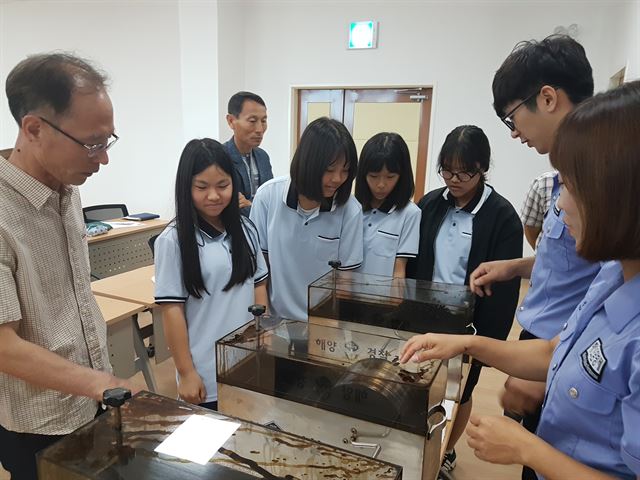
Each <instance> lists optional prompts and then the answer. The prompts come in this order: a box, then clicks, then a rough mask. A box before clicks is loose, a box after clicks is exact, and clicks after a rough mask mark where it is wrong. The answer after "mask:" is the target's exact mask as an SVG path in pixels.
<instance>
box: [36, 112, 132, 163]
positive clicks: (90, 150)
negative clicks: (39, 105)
mask: <svg viewBox="0 0 640 480" xmlns="http://www.w3.org/2000/svg"><path fill="white" fill-rule="evenodd" d="M38 118H39V119H40V120H42V121H43V122H44V123H46V124H47V125H49V126H50V127H51V128H53V129H54V130H55V131H57V132H60V133H61V134H63V135H64V136H65V137H67V138H68V139H70V140H73V141H74V142H76V143H77V144H78V145H81V146H83V147H84V148H86V149H87V155H88V156H89V158H93V157H95V156H96V155H98V154H99V153H100V152H106V151H107V150H109V149H110V148H111V147H113V144H114V143H116V142H117V141H118V140H120V137H119V136H117V135H116V134H115V133H112V134H111V135H109V138H111V137H113V139H112V140H109V138H107V143H95V144H93V145H89V144H87V143H84V142H81V141H80V140H78V139H77V138H75V137H74V136H72V135H69V134H68V133H67V132H65V131H64V130H62V129H61V128H60V127H58V126H57V125H55V124H53V123H51V122H50V121H49V120H47V119H46V118H43V117H38Z"/></svg>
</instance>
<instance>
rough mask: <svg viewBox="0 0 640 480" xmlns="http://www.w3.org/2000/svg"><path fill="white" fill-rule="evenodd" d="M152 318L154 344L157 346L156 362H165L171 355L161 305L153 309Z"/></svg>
mask: <svg viewBox="0 0 640 480" xmlns="http://www.w3.org/2000/svg"><path fill="white" fill-rule="evenodd" d="M151 318H152V320H153V346H154V347H155V351H156V354H155V359H156V364H158V363H160V362H164V361H165V360H166V359H168V358H169V357H171V353H169V349H168V348H167V341H166V340H165V338H164V328H163V326H162V313H160V308H159V307H153V308H152V309H151Z"/></svg>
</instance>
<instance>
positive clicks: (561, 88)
mask: <svg viewBox="0 0 640 480" xmlns="http://www.w3.org/2000/svg"><path fill="white" fill-rule="evenodd" d="M592 95H593V75H592V71H591V65H590V64H589V61H588V60H587V57H586V54H585V51H584V48H583V47H582V45H580V44H579V43H578V42H576V41H575V40H573V39H572V38H570V37H568V36H562V35H554V36H551V37H547V38H545V39H544V40H542V41H540V42H536V41H529V42H523V43H520V44H518V45H517V46H516V48H515V49H514V50H513V52H512V53H511V54H510V55H509V56H508V57H507V59H506V60H505V61H504V62H503V64H502V65H501V66H500V68H499V69H498V71H497V72H496V74H495V77H494V79H493V98H494V108H495V111H496V113H497V114H498V116H499V117H500V120H501V121H502V122H503V123H504V124H505V125H506V126H507V128H509V131H510V132H511V137H512V138H514V139H519V140H520V142H521V143H523V144H526V145H527V146H528V147H530V148H531V147H533V148H535V149H536V150H537V151H538V153H540V154H543V155H544V154H547V153H548V152H549V151H550V149H551V146H552V144H553V140H554V137H555V133H556V131H557V129H558V127H559V125H560V122H562V120H563V119H564V117H565V116H566V115H567V114H568V113H569V112H570V111H571V110H573V108H574V107H575V106H576V105H577V104H578V103H580V102H582V101H583V100H585V99H587V98H589V97H591V96H592ZM560 184H561V182H560V179H559V178H558V177H557V175H556V176H555V177H554V179H553V187H552V199H551V204H550V205H551V206H550V208H549V210H548V212H547V215H546V218H545V220H544V223H543V226H542V237H541V238H540V241H539V244H538V250H537V255H536V256H535V257H530V258H524V259H518V260H505V261H499V262H487V263H483V264H481V265H480V266H478V268H477V269H476V270H475V271H474V272H473V273H472V274H471V279H470V287H471V289H472V290H473V291H474V292H475V293H476V294H477V295H478V296H480V297H485V296H490V295H492V293H493V292H492V289H494V288H496V287H497V286H498V285H499V284H500V282H504V281H508V280H511V279H513V278H517V277H522V278H529V279H530V282H529V291H528V293H527V295H526V297H525V298H524V300H523V302H522V303H521V305H520V306H519V307H518V310H517V311H516V318H517V320H518V322H519V323H520V325H522V327H523V329H524V330H523V332H522V334H521V336H520V338H521V339H535V338H544V339H552V338H553V337H555V336H556V335H557V334H558V333H560V332H561V330H562V329H563V328H564V327H565V326H566V322H567V320H568V319H569V317H570V316H571V314H572V313H573V311H574V310H575V309H576V307H579V303H580V302H581V301H582V300H583V298H584V296H585V294H586V292H587V289H588V287H589V285H590V284H591V282H592V281H593V279H594V278H595V276H596V275H597V273H598V272H599V270H600V266H599V264H593V263H590V262H587V261H586V260H584V259H582V258H581V257H579V256H578V254H577V252H576V244H575V240H574V239H573V237H571V235H570V234H569V230H568V229H567V227H566V225H565V224H564V221H563V218H564V214H563V212H562V211H561V210H560V209H559V208H558V206H557V199H558V196H559V193H560ZM496 284H497V285H496ZM544 387H545V386H544V384H543V383H538V382H528V381H525V380H520V379H515V378H512V377H510V378H509V379H508V380H507V382H506V384H505V389H506V392H505V393H504V395H503V397H502V399H501V400H502V404H503V407H504V408H505V409H506V410H507V411H511V412H514V413H516V414H524V415H525V417H524V419H523V424H524V425H525V427H527V428H528V429H529V430H530V431H535V429H536V427H537V423H538V420H539V414H540V408H541V404H542V400H543V397H544ZM472 421H473V419H472ZM522 478H523V479H535V478H536V475H535V473H534V472H533V471H532V470H531V469H529V468H528V467H524V468H523V473H522Z"/></svg>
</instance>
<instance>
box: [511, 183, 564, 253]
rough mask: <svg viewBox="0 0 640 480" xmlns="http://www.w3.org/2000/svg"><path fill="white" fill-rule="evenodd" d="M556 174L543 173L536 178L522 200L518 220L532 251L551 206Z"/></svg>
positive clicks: (536, 244)
mask: <svg viewBox="0 0 640 480" xmlns="http://www.w3.org/2000/svg"><path fill="white" fill-rule="evenodd" d="M557 175H558V172H556V171H552V172H544V173H543V174H542V175H540V176H539V177H536V178H535V179H534V180H533V182H531V186H530V187H529V192H528V193H527V198H525V199H524V204H523V205H522V211H521V212H520V219H521V220H522V224H523V225H524V236H525V238H526V239H527V242H529V245H531V248H533V249H534V250H535V249H536V248H537V246H538V241H539V239H540V232H542V222H543V221H544V217H545V215H546V214H547V211H548V210H549V205H550V204H551V191H552V190H553V179H554V178H555V177H556V176H557Z"/></svg>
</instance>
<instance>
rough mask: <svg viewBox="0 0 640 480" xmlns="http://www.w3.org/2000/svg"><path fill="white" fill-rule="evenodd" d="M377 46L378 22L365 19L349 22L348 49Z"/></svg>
mask: <svg viewBox="0 0 640 480" xmlns="http://www.w3.org/2000/svg"><path fill="white" fill-rule="evenodd" d="M377 47H378V22H375V21H373V20H366V21H362V22H351V23H350V24H349V49H360V48H377Z"/></svg>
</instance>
